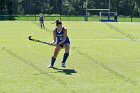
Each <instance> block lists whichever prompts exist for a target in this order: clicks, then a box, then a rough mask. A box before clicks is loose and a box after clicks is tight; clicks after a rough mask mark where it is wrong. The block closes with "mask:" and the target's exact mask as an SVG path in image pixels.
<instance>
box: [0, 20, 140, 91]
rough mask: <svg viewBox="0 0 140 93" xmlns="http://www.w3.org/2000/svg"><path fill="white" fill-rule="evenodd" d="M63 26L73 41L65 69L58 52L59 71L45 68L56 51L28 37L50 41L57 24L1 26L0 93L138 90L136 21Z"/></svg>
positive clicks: (138, 26) (139, 66) (12, 23)
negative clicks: (43, 27) (41, 27)
mask: <svg viewBox="0 0 140 93" xmlns="http://www.w3.org/2000/svg"><path fill="white" fill-rule="evenodd" d="M63 24H64V26H66V27H67V29H68V35H69V37H70V40H71V51H70V56H69V59H68V61H67V68H65V69H63V68H61V67H60V64H61V60H62V56H63V53H64V50H62V51H61V52H60V54H59V56H58V58H57V61H56V64H55V67H57V68H58V69H48V68H47V66H48V64H49V63H50V59H51V56H52V54H53V51H54V47H51V46H48V45H44V44H40V43H36V42H31V41H29V40H28V36H30V35H32V36H33V37H34V38H36V39H40V40H43V41H51V40H52V29H53V28H54V27H55V25H52V24H50V22H46V23H45V26H46V29H45V30H44V29H40V27H39V26H38V22H30V21H28V22H26V21H25V22H20V21H16V22H15V21H10V22H9V21H4V22H0V48H1V49H0V66H1V67H0V92H1V93H55V92H57V93H139V92H140V90H139V87H140V85H139V82H140V78H139V77H140V74H139V72H140V63H139V58H140V54H139V52H140V49H139V47H140V41H139V38H140V32H139V29H140V23H109V24H108V23H98V22H94V23H93V22H64V23H63ZM121 32H123V33H121ZM128 35H129V36H128ZM130 36H131V37H130ZM132 37H133V38H132ZM134 39H135V40H134Z"/></svg>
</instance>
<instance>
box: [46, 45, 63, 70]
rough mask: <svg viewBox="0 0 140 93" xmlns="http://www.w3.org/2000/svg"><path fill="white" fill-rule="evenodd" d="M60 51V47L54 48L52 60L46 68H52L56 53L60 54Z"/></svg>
mask: <svg viewBox="0 0 140 93" xmlns="http://www.w3.org/2000/svg"><path fill="white" fill-rule="evenodd" d="M60 50H61V46H57V47H56V48H55V51H54V55H53V56H52V59H51V64H50V65H49V66H48V68H53V66H54V63H55V60H56V57H57V55H58V53H59V52H60Z"/></svg>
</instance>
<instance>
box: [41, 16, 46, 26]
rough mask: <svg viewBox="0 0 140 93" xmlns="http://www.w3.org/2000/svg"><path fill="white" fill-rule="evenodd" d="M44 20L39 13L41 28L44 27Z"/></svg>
mask: <svg viewBox="0 0 140 93" xmlns="http://www.w3.org/2000/svg"><path fill="white" fill-rule="evenodd" d="M44 20H45V19H44V16H43V14H41V15H40V27H41V28H45V26H44Z"/></svg>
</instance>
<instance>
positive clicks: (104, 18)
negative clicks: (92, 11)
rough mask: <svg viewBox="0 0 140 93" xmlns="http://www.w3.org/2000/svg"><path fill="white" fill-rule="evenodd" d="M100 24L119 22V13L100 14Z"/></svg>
mask: <svg viewBox="0 0 140 93" xmlns="http://www.w3.org/2000/svg"><path fill="white" fill-rule="evenodd" d="M99 21H100V22H117V12H99Z"/></svg>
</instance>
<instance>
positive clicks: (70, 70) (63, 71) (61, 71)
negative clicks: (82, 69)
mask: <svg viewBox="0 0 140 93" xmlns="http://www.w3.org/2000/svg"><path fill="white" fill-rule="evenodd" d="M53 69H55V70H57V73H65V74H66V75H72V73H77V71H76V70H75V69H59V68H53Z"/></svg>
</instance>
